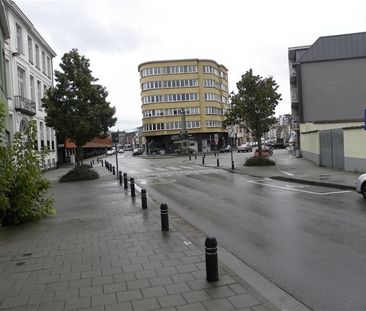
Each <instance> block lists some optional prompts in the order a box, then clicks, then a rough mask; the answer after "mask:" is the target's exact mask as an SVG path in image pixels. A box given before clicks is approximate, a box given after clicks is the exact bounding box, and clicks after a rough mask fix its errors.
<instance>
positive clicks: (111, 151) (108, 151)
mask: <svg viewBox="0 0 366 311" xmlns="http://www.w3.org/2000/svg"><path fill="white" fill-rule="evenodd" d="M115 152H116V151H115V150H114V149H110V150H107V155H112V154H114V153H115Z"/></svg>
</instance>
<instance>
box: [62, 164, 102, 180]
mask: <svg viewBox="0 0 366 311" xmlns="http://www.w3.org/2000/svg"><path fill="white" fill-rule="evenodd" d="M90 168H91V167H90V165H81V166H77V167H75V168H74V169H72V170H70V171H68V172H67V173H66V174H65V175H63V176H62V177H61V178H60V182H69V181H79V180H91V179H98V178H99V175H98V173H97V172H96V171H94V170H92V169H90Z"/></svg>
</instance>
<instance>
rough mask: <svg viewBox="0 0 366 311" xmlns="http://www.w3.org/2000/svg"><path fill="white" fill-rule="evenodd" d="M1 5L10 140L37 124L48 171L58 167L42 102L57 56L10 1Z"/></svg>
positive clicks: (52, 133)
mask: <svg viewBox="0 0 366 311" xmlns="http://www.w3.org/2000/svg"><path fill="white" fill-rule="evenodd" d="M4 4H5V10H6V13H7V17H8V22H9V28H10V39H8V40H7V41H6V43H5V70H6V74H7V81H8V83H7V90H6V91H7V97H8V105H9V111H8V112H9V131H10V140H12V139H13V137H14V133H15V132H18V131H23V130H24V129H25V128H26V127H27V124H28V122H29V121H30V120H36V122H37V145H38V146H37V148H38V150H40V149H41V148H44V147H48V149H49V151H50V152H49V155H48V156H47V158H46V159H45V163H44V165H43V166H44V167H43V168H44V169H50V168H53V167H56V163H57V150H56V149H57V143H56V135H55V131H54V130H53V129H52V128H49V127H48V126H46V122H45V115H46V114H45V111H44V109H43V108H42V102H41V99H42V97H43V95H44V93H45V91H46V90H47V89H48V88H49V87H52V86H53V63H52V59H53V57H55V56H56V53H55V52H54V51H53V50H52V48H51V47H50V46H49V45H48V44H47V42H46V41H45V40H44V39H43V38H42V36H41V35H40V34H39V33H38V31H37V30H36V29H35V27H34V26H33V24H32V22H31V21H30V20H29V19H28V18H27V17H26V16H25V15H24V13H23V12H22V11H21V10H20V9H19V8H18V6H17V5H16V4H15V3H14V2H13V1H10V0H5V1H4Z"/></svg>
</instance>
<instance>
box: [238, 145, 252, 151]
mask: <svg viewBox="0 0 366 311" xmlns="http://www.w3.org/2000/svg"><path fill="white" fill-rule="evenodd" d="M252 150H253V149H252V146H251V145H250V144H249V143H246V144H242V145H240V146H239V147H238V152H252Z"/></svg>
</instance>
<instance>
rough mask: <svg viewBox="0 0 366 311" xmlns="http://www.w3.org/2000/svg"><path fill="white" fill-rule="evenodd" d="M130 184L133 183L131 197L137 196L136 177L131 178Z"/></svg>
mask: <svg viewBox="0 0 366 311" xmlns="http://www.w3.org/2000/svg"><path fill="white" fill-rule="evenodd" d="M130 184H131V197H135V196H136V193H135V179H134V178H132V177H131V178H130Z"/></svg>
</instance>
